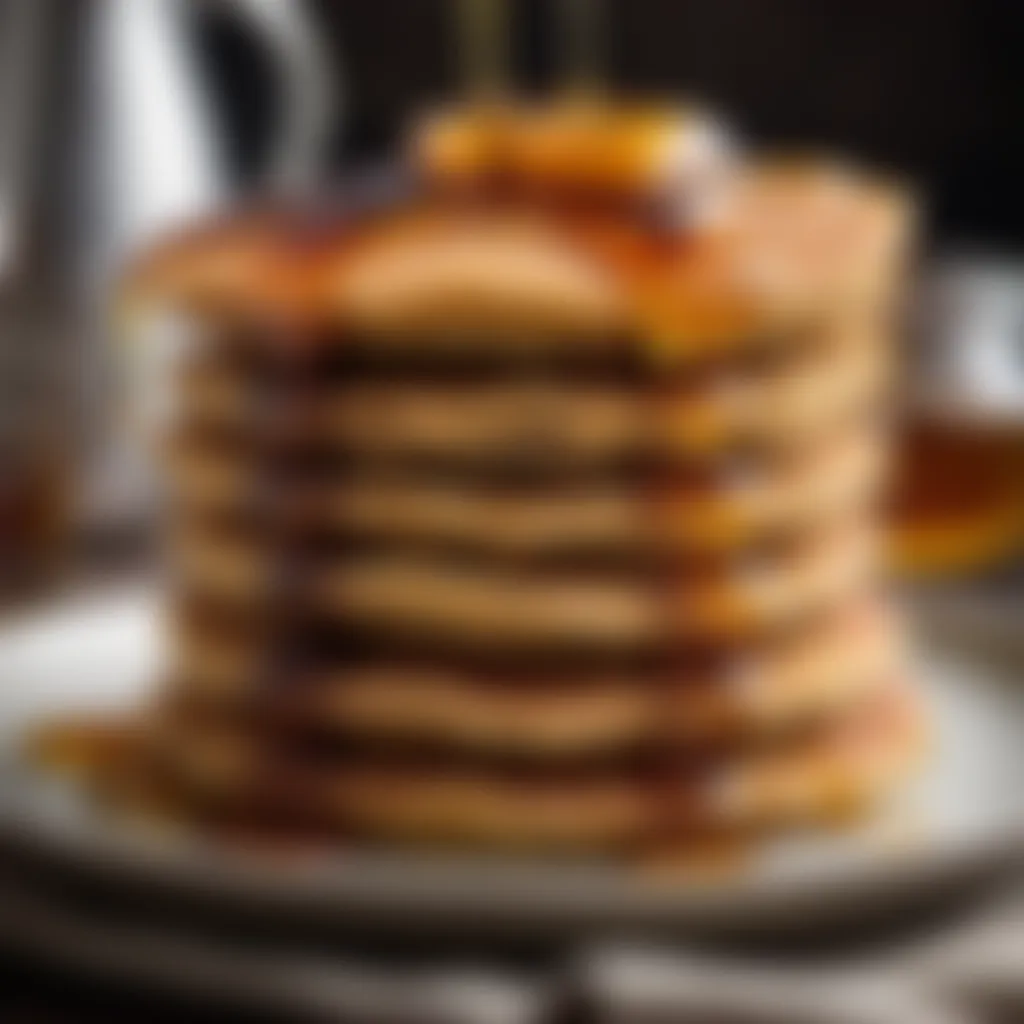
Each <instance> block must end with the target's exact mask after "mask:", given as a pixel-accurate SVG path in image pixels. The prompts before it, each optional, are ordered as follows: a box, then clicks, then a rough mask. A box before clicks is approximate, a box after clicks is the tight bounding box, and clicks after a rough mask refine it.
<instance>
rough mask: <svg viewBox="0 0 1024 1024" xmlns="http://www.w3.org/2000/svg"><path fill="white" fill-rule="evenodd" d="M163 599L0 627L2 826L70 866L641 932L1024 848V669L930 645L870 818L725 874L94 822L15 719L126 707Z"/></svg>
mask: <svg viewBox="0 0 1024 1024" xmlns="http://www.w3.org/2000/svg"><path fill="white" fill-rule="evenodd" d="M155 622H156V603H155V600H154V598H153V596H152V595H151V594H149V593H148V592H145V591H134V592H128V593H119V594H113V595H107V596H106V597H98V596H89V597H86V598H83V599H80V600H78V601H76V602H72V603H71V604H69V605H67V606H64V607H61V608H59V609H57V610H56V611H53V612H50V613H48V614H46V615H44V616H37V617H34V618H31V619H28V620H25V621H23V622H21V623H16V624H14V625H13V626H12V627H10V628H9V629H8V630H7V632H6V633H5V634H4V635H2V636H0V728H2V731H0V741H2V742H3V745H4V747H5V749H6V750H7V752H8V755H9V756H8V757H7V759H6V764H7V770H6V772H5V774H4V776H3V781H4V786H3V804H2V819H0V823H2V824H3V826H4V834H5V835H6V836H7V837H8V838H10V839H12V840H14V842H15V843H16V844H17V846H18V848H19V849H21V850H22V851H23V852H26V851H27V852H29V853H30V854H31V856H33V857H35V858H40V859H45V860H46V861H48V862H49V863H51V864H54V865H58V866H59V867H60V868H61V869H62V870H73V871H78V872H82V873H85V874H87V875H88V876H89V877H90V878H93V879H95V880H97V881H103V882H105V884H115V885H117V886H120V887H124V886H134V887H137V889H138V891H139V892H140V893H147V894H150V895H153V894H161V895H164V896H166V895H168V894H170V895H171V896H172V897H173V898H174V899H175V900H180V901H183V902H187V901H190V900H191V901H198V902H199V903H200V904H202V905H203V906H204V907H207V908H209V907H211V906H214V905H216V906H217V907H220V908H223V909H224V910H226V911H231V910H232V909H234V910H237V909H242V908H244V910H245V912H246V913H247V914H251V913H253V912H255V913H259V914H265V915H268V917H274V918H275V919H279V920H280V919H283V918H284V917H287V918H288V919H290V920H292V921H296V922H297V921H303V920H304V921H315V922H317V923H320V924H323V923H325V922H326V923H334V924H339V925H341V924H344V925H345V926H349V927H351V926H353V925H354V924H357V923H358V924H361V925H364V926H367V927H373V928H386V929H392V930H400V931H413V930H416V929H428V930H437V929H440V928H446V929H450V930H452V931H453V932H458V931H464V930H472V931H487V932H492V931H496V932H502V933H509V932H517V933H524V932H525V933H529V934H541V933H542V934H545V935H548V936H551V935H554V934H561V933H586V934H588V935H589V934H593V929H594V928H595V927H598V926H601V925H608V926H625V927H636V928H644V929H651V928H657V929H662V930H664V929H668V930H685V929H693V928H698V927H699V928H712V929H715V930H735V929H741V930H747V929H755V930H758V931H760V930H763V929H765V928H770V929H783V930H789V929H806V928H811V927H815V926H819V925H828V926H833V925H834V924H836V923H837V922H838V921H841V920H842V921H848V920H855V919H861V918H865V917H868V916H870V915H873V914H880V913H885V914H892V913H895V912H897V911H898V910H900V909H901V908H906V909H909V908H911V907H913V906H918V905H920V904H921V902H922V901H925V900H929V899H931V898H933V897H935V896H938V895H945V894H948V893H950V892H951V891H953V890H954V889H958V888H961V887H963V886H965V885H967V884H968V883H969V882H974V881H978V880H981V879H983V878H985V877H987V876H988V875H990V874H991V872H993V871H994V870H995V869H996V868H1001V867H1003V866H1005V865H1007V864H1008V863H1011V862H1012V861H1015V860H1016V859H1018V857H1019V855H1020V853H1021V851H1024V828H1022V812H1021V801H1020V794H1021V792H1022V789H1021V783H1022V782H1024V683H1022V684H1021V686H1020V687H1019V688H1018V687H1017V686H1015V685H1014V683H1015V680H1014V679H1013V676H1014V675H1016V670H1015V669H1014V668H1013V667H1012V666H1010V667H1007V666H1002V667H999V666H996V665H992V664H985V663H984V662H983V661H981V660H979V659H978V657H977V655H973V656H971V657H968V656H967V655H965V654H960V655H959V656H958V655H957V654H956V653H955V652H948V651H947V652H943V653H942V654H941V655H940V654H939V653H938V651H933V652H932V654H931V656H930V657H929V658H927V659H926V660H925V663H924V665H923V667H922V671H921V675H922V677H923V685H925V687H926V688H927V691H928V695H929V699H930V701H931V704H932V706H933V708H934V717H935V720H936V726H937V743H936V751H935V756H934V758H933V760H932V765H931V768H930V769H929V771H928V772H927V773H926V775H925V777H924V778H922V780H921V781H920V783H919V784H917V785H916V786H915V787H914V789H913V791H912V792H910V793H907V794H906V795H905V797H904V798H903V799H902V800H901V803H900V805H899V806H898V807H894V808H893V809H892V812H891V813H890V814H889V815H887V816H886V817H885V818H884V819H883V820H882V821H880V822H879V823H877V824H876V826H874V827H873V828H872V829H869V830H865V831H864V832H861V833H859V834H857V835H844V836H842V837H834V838H831V839H828V840H826V839H820V840H815V841H808V840H803V841H801V842H799V843H789V844H786V845H784V846H778V847H776V848H775V850H774V851H773V853H772V854H771V855H769V856H766V857H764V858H763V860H762V861H761V863H759V864H758V865H757V866H756V867H755V868H753V869H751V870H748V871H745V872H744V873H743V874H742V875H738V876H736V877H730V878H728V879H725V880H722V881H720V882H713V883H712V882H706V881H705V882H703V883H701V884H695V883H682V882H680V883H669V882H666V881H665V880H664V879H660V878H659V879H652V878H650V877H646V876H642V875H640V874H638V873H636V872H630V871H626V870H619V869H612V868H609V867H607V866H597V865H574V866H571V867H570V866H567V865H565V864H557V865H554V864H524V863H508V862H497V861H493V860H481V859H467V858H457V857H441V856H432V857H425V856H413V855H411V854H388V855H384V854H374V853H370V852H358V853H357V852H340V853H339V854H337V855H336V856H333V857H331V858H323V859H320V860H317V861H316V862H309V863H301V864H295V865H291V866H289V868H288V869H287V870H284V869H282V868H280V867H274V866H271V865H269V864H267V863H264V862H259V861H256V860H252V859H248V858H243V857H240V856H239V855H232V854H230V853H228V852H227V851H224V850H215V849H210V848H208V847H205V846H203V845H202V844H201V843H199V842H198V841H195V840H189V839H187V838H184V837H178V838H176V839H172V838H170V837H168V836H166V835H165V836H154V835H152V834H148V835H147V834H145V833H143V832H141V831H139V830H136V829H129V828H126V827H125V826H123V825H116V824H114V823H112V822H110V821H106V820H103V819H102V818H100V817H99V816H98V815H96V814H95V813H94V812H92V811H91V810H90V809H89V807H88V806H87V804H86V803H85V802H84V801H82V800H81V799H80V798H79V794H77V793H76V792H74V791H72V790H69V789H68V788H66V787H64V786H61V785H55V784H54V782H53V780H51V779H49V778H46V777H45V776H43V775H41V774H39V773H38V772H36V771H35V770H34V769H32V768H31V767H30V766H28V765H25V764H24V763H23V762H21V761H19V759H18V758H17V757H16V755H15V754H14V752H15V751H16V749H17V744H18V741H19V738H20V737H21V736H22V735H24V730H25V729H26V728H27V727H28V726H30V725H31V723H32V722H34V721H37V720H38V719H39V718H40V716H45V715H46V714H51V713H53V712H55V711H56V712H60V713H62V714H63V713H67V712H68V711H69V710H70V709H73V708H87V709H94V708H97V707H121V706H124V705H125V704H129V703H131V702H132V701H133V700H137V699H138V698H139V697H141V696H142V694H143V693H144V692H145V690H146V688H147V687H148V686H149V685H150V684H151V682H152V681H153V680H155V679H156V678H157V670H158V666H159V660H160V658H159V642H158V631H157V629H156V625H155Z"/></svg>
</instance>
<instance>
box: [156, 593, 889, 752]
mask: <svg viewBox="0 0 1024 1024" xmlns="http://www.w3.org/2000/svg"><path fill="white" fill-rule="evenodd" d="M897 633H898V631H897V630H895V629H894V628H893V623H892V620H891V616H890V615H889V614H888V613H887V612H886V611H885V610H883V609H881V608H880V607H877V606H873V605H872V604H871V603H870V602H867V601H865V600H864V599H861V598H858V599H856V600H855V601H853V602H850V603H849V604H848V605H846V606H845V607H841V608H839V609H837V610H835V611H829V612H828V613H826V614H824V615H822V616H819V617H818V619H817V621H814V622H811V623H810V624H808V625H807V626H805V627H802V628H801V629H799V630H796V631H794V632H789V633H786V634H784V635H783V636H780V637H769V638H765V639H764V640H763V641H762V642H760V643H753V644H749V645H747V647H746V649H742V648H741V649H733V650H732V651H731V652H726V653H725V654H724V656H721V655H720V656H719V657H717V658H714V657H710V658H709V657H707V656H705V657H703V658H696V659H693V660H692V661H691V662H690V663H687V662H685V661H684V663H683V664H682V665H681V666H680V667H678V668H676V669H668V670H661V671H658V672H652V671H648V672H646V673H645V672H644V671H642V670H633V671H629V670H627V669H620V670H618V671H613V670H611V669H609V668H607V667H606V668H605V669H604V670H602V671H594V670H591V671H590V672H586V671H583V672H581V671H580V670H576V671H572V670H566V669H563V670H562V671H561V672H552V671H550V670H548V672H547V673H545V671H544V670H543V669H539V670H538V669H534V670H523V669H519V670H518V671H509V670H506V671H505V672H504V673H502V672H500V671H495V670H493V669H492V670H491V671H490V672H486V671H484V670H483V669H480V668H478V669H474V668H473V667H472V666H459V665H457V664H455V665H447V666H446V665H445V664H444V662H443V660H441V661H438V662H437V663H434V664H431V663H429V662H424V663H418V662H414V663H412V664H409V663H403V662H401V661H391V662H390V663H389V662H388V661H387V660H386V659H385V660H384V661H383V662H381V661H380V660H379V659H378V660H377V661H375V662H373V663H371V664H355V665H350V666H348V667H344V666H342V667H335V668H331V667H330V665H322V666H321V667H318V668H306V669H301V668H297V667H294V666H293V667H291V668H288V667H284V668H282V669H279V670H278V674H277V677H276V678H270V679H268V675H269V676H271V677H273V676H274V672H273V668H272V666H273V660H274V641H273V639H272V638H268V637H266V636H265V635H262V634H260V633H259V632H258V631H253V632H252V633H251V634H243V635H241V636H239V635H235V636H230V635H225V634H224V633H223V632H218V631H216V630H210V629H209V628H199V627H198V626H197V624H196V623H194V622H193V623H191V624H190V623H187V622H184V621H183V622H181V623H179V625H178V626H177V629H176V631H175V639H176V655H175V657H174V659H173V662H172V666H171V671H172V672H173V674H174V679H176V680H177V681H178V684H177V687H176V692H179V693H181V694H182V695H183V696H184V697H185V699H187V700H195V701H199V702H200V703H210V704H213V705H216V706H219V705H225V706H227V707H246V708H250V709H252V710H256V711H258V710H259V709H263V708H265V709H267V711H268V713H270V714H274V715H276V714H281V715H283V716H285V717H287V718H288V720H289V721H292V722H294V723H296V725H298V726H303V727H306V728H315V729H317V730H319V731H322V732H327V733H330V732H338V733H341V734H348V735H354V736H359V737H362V738H364V739H375V740H379V741H402V742H407V743H413V744H426V745H431V746H435V745H444V746H450V747H453V748H459V749H474V750H480V751H485V752H486V751H492V752H513V753H518V754H521V755H523V756H531V755H533V754H537V755H543V756H566V757H574V756H580V755H588V754H594V753H601V752H605V751H609V750H616V749H642V748H643V747H644V746H645V745H655V746H656V745H658V744H660V743H679V742H684V743H687V744H691V743H692V744H702V743H709V742H730V741H735V740H737V739H740V738H743V737H749V736H752V735H757V734H762V733H771V732H777V731H781V730H784V729H789V728H792V727H793V726H794V725H795V724H797V723H800V722H802V721H805V720H808V719H813V718H815V717H818V716H821V715H823V714H826V713H830V712H834V711H836V710H838V709H841V708H842V707H843V706H845V705H847V704H849V703H852V702H854V701H856V700H857V699H858V698H859V697H862V696H863V695H864V694H865V693H867V692H869V691H870V690H871V689H873V688H875V687H877V686H878V685H879V684H880V683H881V681H883V680H887V679H890V678H892V676H893V674H894V673H896V672H897V671H898V670H899V665H900V661H901V659H902V653H903V652H902V645H901V643H900V642H899V638H898V636H897ZM261 713H262V712H261Z"/></svg>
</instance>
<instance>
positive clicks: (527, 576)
mask: <svg viewBox="0 0 1024 1024" xmlns="http://www.w3.org/2000/svg"><path fill="white" fill-rule="evenodd" d="M174 555H175V557H174V570H175V573H176V575H177V578H178V579H179V580H180V581H181V584H182V586H183V587H184V588H185V589H186V590H187V591H189V592H194V593H198V594H203V595H207V596H210V597H213V598H217V599H220V600H224V601H227V602H236V603H240V604H243V605H255V606H260V605H265V604H266V603H267V602H274V601H279V600H281V599H282V596H284V598H285V599H286V600H287V601H289V602H292V603H294V605H295V606H297V607H303V608H306V609H309V610H311V611H315V612H317V613H319V614H320V615H323V616H326V617H328V618H330V619H332V620H334V621H336V622H338V623H339V624H345V625H346V626H347V627H349V628H351V629H354V630H356V631H361V630H366V631H368V632H370V633H371V634H372V633H374V632H378V631H389V632H394V633H395V634H397V635H402V634H408V635H412V636H417V635H421V636H422V635H429V636H432V637H435V638H438V637H451V638H457V639H459V640H460V641H461V642H463V643H465V644H466V645H467V646H469V647H484V648H487V647H495V646H496V647H502V646H509V647H512V648H521V647H533V646H539V647H544V648H551V647H553V648H557V647H558V646H559V645H563V644H564V645H565V646H567V647H569V648H576V647H587V646H588V645H594V646H596V647H597V648H598V649H605V648H607V649H612V650H614V649H616V648H626V649H634V648H641V649H642V648H645V647H649V646H650V645H660V644H662V643H663V641H664V637H665V636H666V634H671V633H676V634H679V635H684V636H692V635H695V634H707V635H713V636H719V637H727V636H733V637H735V636H742V635H749V634H750V633H751V632H753V631H759V630H763V629H766V628H768V627H769V626H771V625H775V624H780V623H785V622H790V621H794V620H795V619H797V618H799V617H800V616H801V615H805V614H808V613H810V612H812V611H813V610H815V609H816V608H818V607H821V606H823V605H826V604H827V603H828V602H829V601H830V600H836V599H839V598H841V597H844V596H846V595H849V594H851V593H854V592H856V591H857V590H859V589H860V588H861V587H862V586H863V585H864V584H865V583H866V582H867V581H868V580H869V579H870V578H871V577H872V575H873V573H874V571H875V568H876V558H877V552H876V544H875V538H874V531H873V530H872V529H870V528H868V527H867V526H866V525H865V524H863V523H861V522H857V521H856V520H854V521H852V522H851V521H847V520H843V521H841V522H839V523H834V524H829V525H828V526H827V527H823V528H821V529H819V530H816V531H814V532H813V533H810V534H807V535H804V536H801V537H799V538H796V539H794V541H793V542H792V543H791V544H790V545H788V546H787V547H786V548H785V549H784V550H781V551H778V552H775V553H773V554H772V556H771V557H770V558H769V557H765V558H759V559H755V560H753V562H750V561H746V560H743V559H736V560H731V559H728V558H725V559H722V560H721V561H720V562H719V563H718V564H717V565H713V566H708V567H707V568H704V569H702V570H701V571H700V572H694V573H692V574H689V573H687V572H686V571H685V569H684V570H680V572H679V573H672V572H670V573H668V574H666V573H664V572H661V573H657V574H655V575H654V576H653V577H652V576H651V575H650V574H647V573H640V574H625V573H618V572H611V571H601V572H594V573H583V572H575V571H570V570H565V571H550V572H547V571H536V572H531V571H515V570H514V569H509V570H503V569H500V568H495V567H492V566H487V565H479V564H474V563H472V562H464V563H459V562H453V561H452V560H450V559H442V558H432V557H426V556H424V557H415V556H410V555H408V554H407V553H402V552H395V553H387V552H384V553H380V554H371V553H367V554H362V555H357V556H351V557H347V558H346V557H341V558H336V559H334V560H333V562H330V561H328V560H326V559H323V558H322V557H320V556H317V555H314V556H312V557H311V558H301V557H300V558H298V559H297V560H296V559H290V558H289V557H288V556H284V557H275V555H274V553H273V551H268V550H267V549H266V548H265V547H263V546H261V545H259V544H253V543H250V542H247V541H246V540H245V539H244V538H243V537H238V536H235V537H228V536H224V535H223V534H220V535H218V534H217V533H211V532H209V531H203V530H195V531H189V530H188V529H187V528H186V530H185V531H184V532H183V533H182V535H181V537H180V539H179V541H178V543H177V544H176V545H175V548H174Z"/></svg>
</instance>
